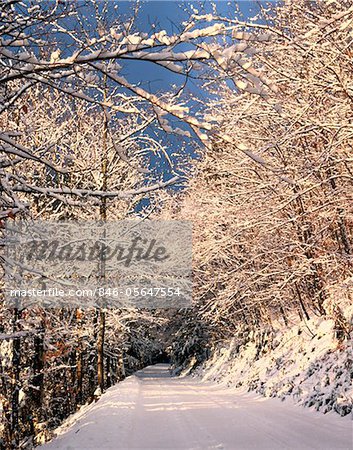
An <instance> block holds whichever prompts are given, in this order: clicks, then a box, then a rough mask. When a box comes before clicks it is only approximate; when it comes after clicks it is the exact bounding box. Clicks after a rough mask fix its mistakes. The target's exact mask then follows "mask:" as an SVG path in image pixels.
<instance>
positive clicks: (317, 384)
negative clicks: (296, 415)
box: [195, 307, 353, 417]
mask: <svg viewBox="0 0 353 450" xmlns="http://www.w3.org/2000/svg"><path fill="white" fill-rule="evenodd" d="M352 314H353V307H349V308H347V309H346V317H347V319H348V320H349V317H352ZM264 331H266V330H258V331H257V332H253V333H252V335H251V336H249V337H248V339H247V340H246V341H245V342H241V341H240V339H239V336H235V337H234V339H233V340H232V341H231V342H229V344H228V346H225V345H224V344H223V347H220V348H218V349H216V350H215V351H214V353H213V354H212V357H211V358H210V359H209V360H208V361H207V362H206V363H205V364H204V366H202V367H199V368H197V369H196V372H195V375H198V376H200V377H201V379H203V380H204V381H205V380H206V381H217V382H220V383H221V384H225V385H232V386H235V387H238V388H240V387H241V388H243V389H246V390H254V391H256V392H257V393H260V394H262V395H264V396H265V397H279V398H280V399H281V400H285V399H286V400H287V399H289V398H291V399H292V400H293V401H295V402H297V403H299V404H300V405H303V406H308V407H311V408H312V409H315V410H317V411H321V412H322V413H328V412H330V411H332V412H335V413H338V414H339V415H341V416H345V415H346V416H347V417H348V416H352V405H353V360H352V354H353V343H352V341H351V340H346V341H343V342H339V341H338V340H337V339H336V337H335V322H334V320H332V319H330V318H327V317H326V318H317V317H316V318H312V319H310V320H307V321H302V322H299V323H297V324H292V325H291V326H290V327H289V328H288V329H287V328H279V329H278V328H277V329H276V331H270V332H269V333H270V334H267V337H266V342H267V344H266V343H265V344H261V345H262V348H260V347H259V343H261V342H263V340H264V339H263V337H264Z"/></svg>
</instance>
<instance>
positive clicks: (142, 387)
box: [41, 364, 353, 450]
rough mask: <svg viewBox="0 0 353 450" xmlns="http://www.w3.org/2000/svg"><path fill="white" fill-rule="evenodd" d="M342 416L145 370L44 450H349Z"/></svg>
mask: <svg viewBox="0 0 353 450" xmlns="http://www.w3.org/2000/svg"><path fill="white" fill-rule="evenodd" d="M352 445H353V444H352V423H351V421H350V420H349V418H348V417H344V418H340V417H338V416H337V415H336V414H330V413H329V414H327V415H323V414H320V413H317V412H314V411H310V410H309V409H305V408H302V407H298V406H295V405H294V404H292V403H290V402H285V403H283V402H281V401H280V400H278V399H266V398H264V397H262V396H259V395H256V394H253V393H241V392H239V390H235V389H232V388H227V387H225V386H221V385H219V384H215V383H211V382H206V381H200V380H198V379H197V378H191V377H188V376H186V377H175V378H172V377H170V376H169V371H168V366H167V365H163V364H158V365H155V366H150V367H147V368H146V369H144V370H142V371H140V372H137V373H136V374H135V375H133V376H130V377H128V378H127V379H126V380H125V381H123V382H121V383H119V384H117V385H115V386H113V387H112V388H110V389H109V390H108V391H107V392H106V393H105V394H103V396H102V397H101V398H100V400H99V401H98V402H97V403H95V404H91V405H88V406H86V407H84V408H82V409H81V411H79V412H77V413H76V414H74V415H73V416H71V417H70V418H69V419H68V420H67V421H66V422H65V424H64V425H63V426H62V427H61V428H60V429H59V430H58V436H57V438H56V439H54V440H53V441H52V442H51V443H49V444H46V445H44V446H43V447H41V448H43V450H44V449H48V450H49V449H52V450H53V449H89V448H94V449H100V450H103V449H232V450H235V449H239V450H240V449H241V450H243V449H244V450H245V449H271V450H276V449H278V450H285V449H290V450H299V449H300V450H304V449H308V450H309V449H310V450H312V449H319V450H324V449H330V450H334V449H349V450H351V449H352Z"/></svg>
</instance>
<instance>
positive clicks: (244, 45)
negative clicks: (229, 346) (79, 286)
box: [0, 0, 353, 448]
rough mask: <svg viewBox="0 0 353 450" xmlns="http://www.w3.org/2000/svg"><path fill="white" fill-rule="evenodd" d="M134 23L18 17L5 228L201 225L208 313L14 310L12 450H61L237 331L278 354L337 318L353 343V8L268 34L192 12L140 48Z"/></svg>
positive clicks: (6, 140)
mask: <svg viewBox="0 0 353 450" xmlns="http://www.w3.org/2000/svg"><path fill="white" fill-rule="evenodd" d="M78 5H79V6H78ZM132 9H133V11H132V14H131V16H130V18H129V19H126V18H124V19H123V18H122V17H121V16H120V15H119V9H117V10H116V9H115V8H114V2H109V1H107V2H101V1H98V0H97V1H95V0H86V1H84V2H80V3H79V4H76V2H65V1H61V0H56V1H48V2H45V1H39V0H32V1H30V2H21V1H19V0H4V1H3V2H2V3H1V5H0V14H1V21H0V39H1V43H0V54H1V65H0V98H1V102H0V124H1V132H0V152H1V157H0V188H1V195H0V202H1V211H0V219H1V229H2V231H4V228H5V226H6V224H7V223H13V222H17V221H26V222H27V223H31V221H34V220H55V221H67V220H78V221H89V220H102V221H106V220H113V221H117V220H122V219H126V218H135V219H136V218H138V219H139V220H151V219H155V220H186V221H191V222H192V226H193V249H192V251H193V302H192V306H191V308H187V309H183V310H179V311H175V310H168V309H166V310H141V309H103V308H96V309H93V308H92V309H87V308H86V309H80V308H71V309H64V308H56V309H55V308H54V309H43V308H40V307H32V308H27V309H23V308H21V307H18V306H17V307H16V305H15V306H14V307H8V306H6V303H5V302H2V303H1V306H0V358H1V366H0V371H1V373H0V417H1V424H0V433H1V437H0V439H1V441H0V442H1V443H0V447H1V446H3V447H4V448H26V446H27V447H28V448H30V445H32V444H37V443H41V442H43V441H45V439H47V438H48V437H49V436H50V430H52V429H53V428H55V427H56V426H58V425H59V424H60V423H61V422H62V420H63V419H64V418H65V417H67V416H68V415H69V414H71V413H72V412H74V411H75V410H76V409H77V408H78V407H79V406H80V405H83V404H84V403H86V402H89V401H94V400H95V399H96V398H97V397H98V396H99V395H100V393H101V392H102V391H104V390H105V389H106V388H107V387H109V386H111V385H112V384H114V383H115V382H117V381H119V380H121V379H123V378H124V377H125V376H126V375H127V374H130V373H132V372H133V371H134V370H136V369H138V368H141V367H143V366H145V365H146V364H150V363H153V362H156V361H158V360H159V358H160V355H161V354H163V355H164V354H165V353H166V352H167V353H168V354H169V357H170V358H171V361H172V363H173V364H174V366H175V367H177V366H181V365H185V364H187V363H188V362H189V361H190V360H191V359H193V360H194V361H195V362H196V364H197V363H199V362H201V361H203V360H204V359H205V358H207V356H208V355H209V352H210V350H211V349H212V348H213V347H214V346H215V345H218V344H219V342H222V341H227V339H229V337H230V336H234V334H235V333H237V336H238V337H239V339H244V340H246V339H248V336H249V335H250V334H249V332H250V331H254V330H256V331H259V332H260V333H262V336H263V338H264V339H266V340H267V342H268V340H270V339H271V332H272V331H273V329H274V327H275V326H276V324H277V323H280V324H282V325H283V326H291V324H292V323H293V321H295V320H308V319H310V318H311V317H312V316H314V315H318V316H319V315H330V316H332V317H333V318H334V320H335V323H336V334H337V337H338V339H340V340H344V339H346V338H348V337H349V335H350V332H351V325H350V324H349V323H348V322H347V321H346V320H345V319H344V316H343V314H342V312H341V309H340V308H341V306H342V305H344V303H345V302H346V303H351V302H352V297H351V295H352V293H351V289H352V284H351V280H352V278H351V277H352V251H353V244H352V233H353V211H352V200H353V199H352V192H353V190H352V181H353V158H352V142H353V141H352V136H353V123H352V106H353V85H352V69H353V60H352V56H353V53H352V41H353V4H352V2H351V1H350V0H342V1H340V2H336V1H335V0H322V1H319V2H310V1H307V0H285V1H284V2H281V5H277V4H276V3H269V4H267V3H265V2H263V3H260V5H258V10H257V15H256V16H255V17H253V18H252V19H251V20H250V19H248V18H246V17H242V15H241V12H240V10H239V8H238V7H237V5H236V4H234V7H233V9H232V15H230V14H227V15H224V16H223V15H220V14H218V13H217V8H216V6H215V5H212V7H211V8H210V10H207V11H206V10H205V11H203V10H202V8H199V10H196V9H193V8H191V9H190V10H188V11H186V10H184V14H186V13H188V18H187V20H185V21H183V23H182V24H180V25H179V30H178V32H175V33H173V34H170V33H167V32H166V31H164V30H153V31H151V32H150V33H144V32H141V31H139V28H138V14H139V11H138V9H139V6H138V4H136V5H135V6H133V8H132ZM88 17H89V19H88ZM137 63H138V64H140V66H139V67H143V66H144V65H151V64H154V65H156V66H158V68H159V69H161V70H164V71H165V73H173V74H175V75H177V76H178V78H177V80H179V82H178V83H176V85H173V86H171V87H170V89H169V90H167V91H166V90H160V91H157V92H151V91H150V90H149V89H148V88H145V87H144V85H143V83H135V82H134V81H132V80H130V78H129V70H127V69H126V68H129V67H130V70H136V68H135V69H134V67H135V66H129V64H137ZM139 70H141V69H139ZM122 72H123V73H124V74H122ZM125 73H127V75H126V74H125ZM190 80H192V81H193V83H195V85H196V86H197V89H196V93H195V91H193V92H192V94H191V93H190V90H189V83H190ZM142 81H143V70H141V82H142ZM198 94H199V97H197V96H198ZM2 234H3V237H2V248H5V247H6V238H5V237H4V236H5V234H4V233H2ZM0 258H1V263H2V268H3V271H5V270H6V264H8V261H7V259H6V254H5V253H4V252H2V254H1V256H0ZM2 297H3V294H2Z"/></svg>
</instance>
